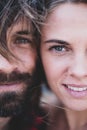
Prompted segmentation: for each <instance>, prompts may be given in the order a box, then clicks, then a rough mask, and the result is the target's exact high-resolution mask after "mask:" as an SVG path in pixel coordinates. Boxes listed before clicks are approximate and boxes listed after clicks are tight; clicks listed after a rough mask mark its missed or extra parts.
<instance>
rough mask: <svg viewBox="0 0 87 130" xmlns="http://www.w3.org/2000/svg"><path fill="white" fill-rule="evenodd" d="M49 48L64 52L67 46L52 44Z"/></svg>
mask: <svg viewBox="0 0 87 130" xmlns="http://www.w3.org/2000/svg"><path fill="white" fill-rule="evenodd" d="M49 50H53V51H57V52H65V51H68V48H67V47H65V46H61V45H57V46H52V47H51V48H49Z"/></svg>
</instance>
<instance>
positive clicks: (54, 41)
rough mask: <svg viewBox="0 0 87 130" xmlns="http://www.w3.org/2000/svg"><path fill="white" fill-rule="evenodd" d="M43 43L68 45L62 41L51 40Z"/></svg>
mask: <svg viewBox="0 0 87 130" xmlns="http://www.w3.org/2000/svg"><path fill="white" fill-rule="evenodd" d="M44 43H58V44H63V45H69V43H68V42H66V41H63V40H58V39H57V40H56V39H51V40H47V41H45V42H44Z"/></svg>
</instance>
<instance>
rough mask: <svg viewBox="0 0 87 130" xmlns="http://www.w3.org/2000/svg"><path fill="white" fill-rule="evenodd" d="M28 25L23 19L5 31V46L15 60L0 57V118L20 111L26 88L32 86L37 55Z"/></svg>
mask: <svg viewBox="0 0 87 130" xmlns="http://www.w3.org/2000/svg"><path fill="white" fill-rule="evenodd" d="M28 24H29V23H28ZM28 24H27V22H26V19H25V20H24V21H19V22H17V23H15V24H14V25H13V27H9V29H8V30H7V46H8V48H9V50H10V52H11V53H12V54H13V55H14V56H15V57H16V58H17V59H15V58H13V59H14V60H12V61H11V62H9V61H8V60H7V59H6V58H4V57H3V56H2V55H0V77H1V78H0V115H1V116H11V115H14V114H15V113H16V112H18V111H20V109H21V105H22V104H23V102H24V101H25V99H24V98H25V95H26V92H27V90H28V87H30V86H32V85H33V81H32V79H33V77H34V73H35V67H36V60H37V55H36V49H35V47H34V45H33V44H34V41H33V35H32V32H31V30H30V27H29V26H30V24H29V25H28Z"/></svg>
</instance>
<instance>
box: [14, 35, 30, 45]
mask: <svg viewBox="0 0 87 130" xmlns="http://www.w3.org/2000/svg"><path fill="white" fill-rule="evenodd" d="M14 43H15V44H29V43H32V41H31V40H30V39H28V38H24V37H17V38H16V39H15V41H14Z"/></svg>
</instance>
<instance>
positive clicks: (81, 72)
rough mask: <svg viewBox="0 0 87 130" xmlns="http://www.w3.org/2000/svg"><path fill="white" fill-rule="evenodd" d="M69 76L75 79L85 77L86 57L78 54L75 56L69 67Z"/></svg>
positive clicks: (86, 74)
mask: <svg viewBox="0 0 87 130" xmlns="http://www.w3.org/2000/svg"><path fill="white" fill-rule="evenodd" d="M69 74H70V75H71V76H73V77H76V78H83V77H86V76H87V57H86V56H85V55H83V54H82V55H81V54H79V55H78V56H75V57H74V59H73V60H72V62H71V64H70V67H69Z"/></svg>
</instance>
